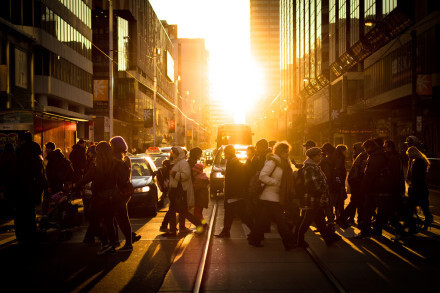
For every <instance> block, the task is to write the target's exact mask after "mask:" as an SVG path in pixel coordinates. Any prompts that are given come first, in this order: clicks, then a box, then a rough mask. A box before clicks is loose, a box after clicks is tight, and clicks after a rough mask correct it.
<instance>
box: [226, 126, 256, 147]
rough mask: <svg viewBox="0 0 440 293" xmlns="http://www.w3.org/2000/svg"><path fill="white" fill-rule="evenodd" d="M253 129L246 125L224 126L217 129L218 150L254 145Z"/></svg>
mask: <svg viewBox="0 0 440 293" xmlns="http://www.w3.org/2000/svg"><path fill="white" fill-rule="evenodd" d="M252 134H253V133H252V131H251V127H250V126H249V125H246V124H223V125H219V126H218V129H217V149H219V148H220V147H222V146H225V145H228V144H233V145H252Z"/></svg>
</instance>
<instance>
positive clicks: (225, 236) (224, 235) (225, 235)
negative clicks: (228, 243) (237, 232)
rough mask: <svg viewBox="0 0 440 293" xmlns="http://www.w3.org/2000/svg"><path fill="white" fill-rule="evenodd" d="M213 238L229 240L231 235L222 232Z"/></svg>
mask: <svg viewBox="0 0 440 293" xmlns="http://www.w3.org/2000/svg"><path fill="white" fill-rule="evenodd" d="M215 237H218V238H230V237H231V234H230V233H229V232H224V231H222V232H220V234H217V235H215Z"/></svg>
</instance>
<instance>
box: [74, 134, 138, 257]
mask: <svg viewBox="0 0 440 293" xmlns="http://www.w3.org/2000/svg"><path fill="white" fill-rule="evenodd" d="M96 149H97V159H96V166H92V167H91V168H90V169H89V171H88V172H87V174H85V176H84V177H83V178H82V179H81V180H79V181H78V182H77V183H76V184H75V185H74V187H75V188H76V189H78V188H80V187H82V186H84V185H85V184H87V183H88V182H90V181H91V182H92V203H91V210H90V228H91V231H92V232H91V233H92V234H93V235H96V236H98V237H99V238H100V240H101V249H100V250H99V251H98V254H104V253H106V252H108V251H112V250H113V251H114V250H115V247H116V246H115V243H117V242H118V241H119V239H117V233H116V232H115V225H114V221H113V218H114V216H115V208H117V207H119V206H120V205H121V204H120V202H123V199H122V198H121V196H120V194H121V192H120V190H124V189H126V188H127V185H128V184H131V183H130V176H129V172H128V170H127V167H126V165H125V164H124V163H123V162H122V161H121V160H117V159H116V158H115V157H114V155H113V153H112V149H111V147H110V145H109V144H108V143H107V142H104V141H102V142H100V143H99V144H98V145H97V147H96ZM118 219H119V217H118ZM101 221H102V222H103V225H104V229H101V227H100V223H101ZM123 223H125V222H123V221H121V222H120V227H121V230H122V231H123V233H124V235H125V236H126V240H127V239H128V241H126V243H125V246H124V247H123V248H121V250H122V251H125V250H128V249H125V247H126V246H131V226H130V225H128V226H127V225H125V226H124V225H122V224H123ZM132 249H133V248H132V247H131V250H132Z"/></svg>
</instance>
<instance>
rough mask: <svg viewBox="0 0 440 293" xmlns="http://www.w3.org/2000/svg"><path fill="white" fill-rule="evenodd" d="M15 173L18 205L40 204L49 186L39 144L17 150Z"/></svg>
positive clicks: (33, 143)
mask: <svg viewBox="0 0 440 293" xmlns="http://www.w3.org/2000/svg"><path fill="white" fill-rule="evenodd" d="M15 171H16V175H15V186H16V194H17V195H18V197H17V198H15V199H14V200H16V203H20V202H27V203H32V204H39V203H40V202H41V195H42V192H43V190H44V188H45V187H46V184H47V183H46V178H45V176H44V173H43V160H42V157H41V148H40V145H39V144H37V143H36V142H30V143H25V144H23V145H21V146H20V147H18V148H17V151H16V170H15Z"/></svg>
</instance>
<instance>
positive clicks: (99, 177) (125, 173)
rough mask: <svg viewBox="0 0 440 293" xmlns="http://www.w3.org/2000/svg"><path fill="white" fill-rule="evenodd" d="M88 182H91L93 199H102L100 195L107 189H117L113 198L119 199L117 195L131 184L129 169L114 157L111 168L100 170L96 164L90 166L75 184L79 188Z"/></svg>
mask: <svg viewBox="0 0 440 293" xmlns="http://www.w3.org/2000/svg"><path fill="white" fill-rule="evenodd" d="M89 182H92V199H93V200H94V201H102V197H101V195H102V194H104V193H106V192H107V191H109V190H117V192H116V193H115V196H116V198H114V200H121V199H122V197H120V196H119V197H118V195H120V194H121V192H122V191H124V190H127V189H128V188H129V185H131V182H130V171H129V170H128V168H127V166H126V165H125V164H124V163H123V162H122V161H118V160H117V159H115V165H114V167H113V170H108V171H107V172H102V171H100V170H99V169H98V168H97V167H96V166H92V167H90V169H89V171H88V172H87V173H86V174H85V175H84V177H83V178H82V179H80V180H79V181H78V182H77V183H76V184H75V185H76V187H77V188H80V187H82V186H84V185H86V184H87V183H89Z"/></svg>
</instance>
